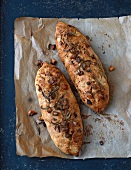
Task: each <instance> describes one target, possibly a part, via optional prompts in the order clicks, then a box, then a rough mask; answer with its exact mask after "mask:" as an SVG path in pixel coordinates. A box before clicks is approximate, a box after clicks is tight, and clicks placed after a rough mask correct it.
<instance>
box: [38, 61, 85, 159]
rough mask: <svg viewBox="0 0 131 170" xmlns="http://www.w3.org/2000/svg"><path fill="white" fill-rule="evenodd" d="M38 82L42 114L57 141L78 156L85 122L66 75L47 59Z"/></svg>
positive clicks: (58, 144)
mask: <svg viewBox="0 0 131 170" xmlns="http://www.w3.org/2000/svg"><path fill="white" fill-rule="evenodd" d="M35 85H36V92H37V96H38V99H39V104H40V107H41V112H42V117H43V119H44V121H45V123H46V126H47V129H48V131H49V133H50V136H51V138H52V140H53V141H54V143H55V145H56V146H57V147H58V148H59V149H60V150H61V151H62V152H64V153H66V154H72V155H75V156H78V154H79V150H80V148H81V146H82V138H83V125H82V120H81V116H80V109H79V106H78V103H77V101H76V98H75V96H74V94H73V93H72V91H71V88H70V86H69V84H68V82H67V81H66V79H65V77H64V76H63V74H62V73H61V71H60V70H59V69H57V68H56V67H55V66H53V65H51V64H48V63H46V62H44V63H43V66H42V67H41V68H40V69H39V70H38V72H37V76H36V80H35Z"/></svg>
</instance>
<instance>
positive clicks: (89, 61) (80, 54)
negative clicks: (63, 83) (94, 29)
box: [55, 22, 109, 113]
mask: <svg viewBox="0 0 131 170" xmlns="http://www.w3.org/2000/svg"><path fill="white" fill-rule="evenodd" d="M55 37H56V48H57V50H58V54H59V56H60V58H61V60H62V61H63V63H64V64H65V67H66V69H67V71H68V73H69V75H70V77H71V79H72V81H73V83H74V85H75V87H76V89H77V91H78V93H79V95H80V97H81V99H82V101H83V102H84V104H85V105H87V106H88V107H90V108H91V109H92V110H94V111H95V112H97V113H102V111H103V110H104V109H105V107H106V106H107V104H108V101H109V86H108V83H107V77H106V75H105V72H104V69H103V66H102V64H101V61H100V59H99V58H98V56H97V55H96V54H95V53H94V51H93V50H92V48H91V46H90V44H89V43H88V41H87V39H86V38H85V36H84V35H83V34H82V33H81V32H80V31H78V30H77V29H76V28H75V27H73V26H71V25H67V24H66V23H64V22H58V23H57V25H56V33H55Z"/></svg>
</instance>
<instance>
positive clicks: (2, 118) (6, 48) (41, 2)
mask: <svg viewBox="0 0 131 170" xmlns="http://www.w3.org/2000/svg"><path fill="white" fill-rule="evenodd" d="M0 5H1V9H0V10H1V34H0V37H1V46H0V52H1V55H0V100H1V101H0V108H1V110H0V144H1V148H0V153H1V157H0V165H1V169H2V170H16V169H20V170H46V169H48V170H70V169H72V170H83V169H87V170H131V159H129V158H128V159H90V160H84V161H83V160H65V159H60V158H42V159H40V158H28V157H26V156H24V157H20V156H17V155H16V148H15V100H14V98H15V90H14V78H13V74H14V40H13V32H14V31H13V30H14V20H15V18H17V17H22V16H28V17H29V16H31V17H59V18H60V17H68V18H69V17H75V18H76V17H77V18H89V17H114V16H118V17H119V16H123V15H130V14H131V0H105V1H104V0H88V1H84V0H77V1H75V0H3V1H2V0H0Z"/></svg>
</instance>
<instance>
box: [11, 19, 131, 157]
mask: <svg viewBox="0 0 131 170" xmlns="http://www.w3.org/2000/svg"><path fill="white" fill-rule="evenodd" d="M58 21H64V22H66V23H68V24H70V25H73V26H75V27H76V28H78V29H79V30H80V31H81V32H82V33H83V34H84V35H85V36H86V35H88V36H89V37H88V39H89V42H90V44H91V46H92V48H93V49H94V51H95V53H96V54H97V55H98V56H99V58H100V59H101V61H102V63H103V67H104V69H105V72H106V75H107V77H108V82H109V87H110V101H109V104H108V106H107V108H106V109H105V111H104V114H103V115H97V114H95V113H94V112H93V111H92V110H90V109H89V108H88V107H86V106H85V105H83V104H82V102H81V101H80V99H79V96H78V94H77V92H76V91H75V90H74V87H73V85H72V82H71V80H70V78H69V76H68V73H67V71H66V69H65V67H64V65H63V63H62V62H61V60H60V58H59V56H58V53H57V50H55V51H52V50H48V49H47V48H48V44H55V37H54V36H55V26H56V23H57V22H58ZM14 37H15V68H14V79H15V90H16V98H15V101H16V115H17V120H16V148H17V154H18V155H21V156H22V155H27V156H29V157H33V156H35V157H47V156H57V157H62V158H72V159H74V158H75V157H73V156H69V155H65V154H64V153H62V152H61V151H60V150H59V149H58V148H57V147H56V146H55V145H54V143H53V141H52V140H51V138H50V135H49V133H48V131H47V129H46V127H44V126H43V125H42V124H41V125H39V127H40V134H39V132H38V127H37V126H36V123H35V120H37V119H38V117H39V116H40V115H41V112H40V107H39V104H38V99H37V96H36V92H35V76H36V72H37V70H38V69H37V67H36V66H35V65H34V61H35V60H37V59H41V60H42V61H48V62H50V59H56V60H57V67H58V68H59V69H60V70H61V71H62V72H63V74H64V75H65V77H66V78H67V80H68V82H69V83H70V85H71V88H72V90H73V92H74V94H75V96H76V98H77V100H78V102H79V105H80V109H81V116H82V119H83V125H84V138H83V146H82V149H81V151H80V155H79V157H78V159H85V158H112V157H130V156H131V16H126V17H120V18H103V19H56V18H55V19H53V18H50V19H49V18H48V19H47V18H17V19H16V20H15V33H14ZM111 65H113V66H114V67H115V70H114V71H113V72H109V67H110V66H111ZM30 109H33V110H35V111H36V112H38V114H37V115H35V116H33V117H29V116H28V114H27V113H28V111H29V110H30Z"/></svg>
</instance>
